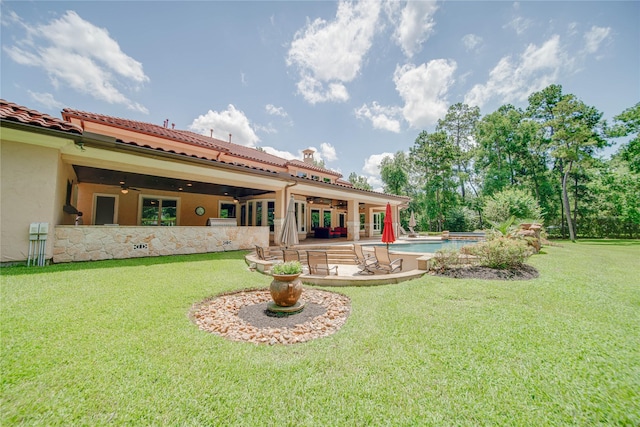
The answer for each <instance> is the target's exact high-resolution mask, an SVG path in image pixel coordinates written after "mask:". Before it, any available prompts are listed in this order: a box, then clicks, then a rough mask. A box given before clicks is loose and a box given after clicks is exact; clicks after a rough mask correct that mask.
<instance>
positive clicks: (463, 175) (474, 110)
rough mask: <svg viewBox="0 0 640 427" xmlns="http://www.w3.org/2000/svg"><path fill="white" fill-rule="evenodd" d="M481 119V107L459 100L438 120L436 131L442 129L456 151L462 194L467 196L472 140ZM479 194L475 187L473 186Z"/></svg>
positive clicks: (457, 171)
mask: <svg viewBox="0 0 640 427" xmlns="http://www.w3.org/2000/svg"><path fill="white" fill-rule="evenodd" d="M479 119H480V108H478V107H470V106H468V105H467V104H462V103H460V102H458V103H457V104H454V105H452V106H451V107H449V110H448V111H447V114H446V116H445V117H444V119H441V120H438V126H437V127H436V131H442V132H444V133H445V134H446V135H447V138H448V139H449V142H450V143H451V145H452V146H453V147H455V151H454V164H455V169H456V172H455V173H456V176H457V177H458V182H459V184H460V195H461V196H462V199H463V200H464V198H465V193H466V190H465V186H466V184H467V183H469V184H471V180H470V179H469V174H470V173H471V169H470V162H471V159H472V157H473V153H472V141H473V136H474V133H475V127H476V123H477V122H478V120H479ZM472 189H473V191H474V193H475V194H476V195H477V194H478V193H477V191H476V189H475V187H473V186H472Z"/></svg>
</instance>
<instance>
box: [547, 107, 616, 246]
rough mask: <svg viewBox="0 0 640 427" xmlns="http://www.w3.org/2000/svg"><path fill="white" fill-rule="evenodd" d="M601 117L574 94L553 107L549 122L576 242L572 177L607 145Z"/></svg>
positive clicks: (569, 219)
mask: <svg viewBox="0 0 640 427" xmlns="http://www.w3.org/2000/svg"><path fill="white" fill-rule="evenodd" d="M601 118H602V113H600V112H599V111H598V110H596V109H595V108H594V107H590V106H587V105H585V104H584V103H583V102H582V101H580V100H578V99H577V98H576V97H575V96H574V95H564V96H562V99H561V100H560V102H558V103H557V104H556V105H555V107H554V108H553V119H551V120H550V121H549V122H548V126H550V127H551V128H552V129H553V134H552V135H551V138H550V139H551V141H550V144H551V145H550V148H551V155H552V156H553V157H554V158H555V159H557V160H558V162H559V165H560V166H561V169H560V170H559V172H560V174H561V176H562V205H563V208H564V212H565V217H566V221H567V228H568V229H569V238H570V239H571V240H572V241H575V240H576V231H575V227H574V225H573V219H572V217H571V205H570V203H569V192H568V186H569V177H570V174H571V172H572V169H573V167H574V165H579V164H580V163H581V162H584V161H585V160H586V159H588V158H591V157H592V156H593V155H594V154H595V151H596V150H598V149H600V148H604V147H605V146H606V141H605V140H604V138H602V132H601V131H602V129H601V125H602V123H601ZM575 202H576V203H577V200H576V201H575Z"/></svg>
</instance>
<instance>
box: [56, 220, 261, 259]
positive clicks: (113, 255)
mask: <svg viewBox="0 0 640 427" xmlns="http://www.w3.org/2000/svg"><path fill="white" fill-rule="evenodd" d="M54 233H55V236H54V239H53V240H54V241H53V262H54V263H62V262H75V261H98V260H105V259H122V258H138V257H147V256H161V255H184V254H196V253H207V252H222V251H233V250H242V249H247V250H249V249H253V248H254V247H255V245H259V246H268V245H269V227H225V226H218V227H114V226H78V227H75V226H57V227H55V231H54Z"/></svg>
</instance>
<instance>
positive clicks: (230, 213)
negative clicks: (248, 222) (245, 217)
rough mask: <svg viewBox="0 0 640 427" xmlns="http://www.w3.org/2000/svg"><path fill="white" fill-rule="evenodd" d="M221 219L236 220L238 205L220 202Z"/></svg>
mask: <svg viewBox="0 0 640 427" xmlns="http://www.w3.org/2000/svg"><path fill="white" fill-rule="evenodd" d="M219 217H220V218H235V217H236V204H235V203H224V202H220V215H219Z"/></svg>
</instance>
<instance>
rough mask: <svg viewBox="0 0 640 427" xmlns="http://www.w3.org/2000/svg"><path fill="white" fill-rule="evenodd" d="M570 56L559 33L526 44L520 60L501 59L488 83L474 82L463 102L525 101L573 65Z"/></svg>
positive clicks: (491, 73) (480, 103)
mask: <svg viewBox="0 0 640 427" xmlns="http://www.w3.org/2000/svg"><path fill="white" fill-rule="evenodd" d="M571 65H572V62H571V60H569V59H568V57H567V55H566V54H565V53H564V52H563V51H562V49H561V46H560V37H559V36H557V35H554V36H552V37H551V38H550V39H549V40H547V41H546V42H545V43H544V44H543V45H542V46H540V47H538V46H536V45H534V44H530V45H529V46H527V48H526V49H525V51H524V52H523V53H522V54H521V55H520V58H519V59H518V60H517V61H513V60H512V59H511V57H510V56H506V57H503V58H502V59H500V61H499V62H498V64H497V65H496V66H495V67H494V68H493V70H491V72H490V73H489V80H488V81H487V83H485V84H477V85H475V86H474V87H473V88H472V89H471V90H470V91H469V93H467V95H466V96H465V99H464V102H465V103H467V104H469V105H477V106H479V107H482V106H483V105H484V104H486V103H487V102H488V101H489V100H490V99H492V98H498V99H499V100H500V102H503V103H508V102H518V101H524V100H526V99H527V97H528V96H529V95H530V94H531V93H532V92H536V91H539V90H541V89H543V88H545V87H546V86H548V85H550V84H552V83H554V82H556V81H557V78H558V76H559V74H560V72H561V71H562V70H564V69H568V68H570V67H571Z"/></svg>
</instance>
